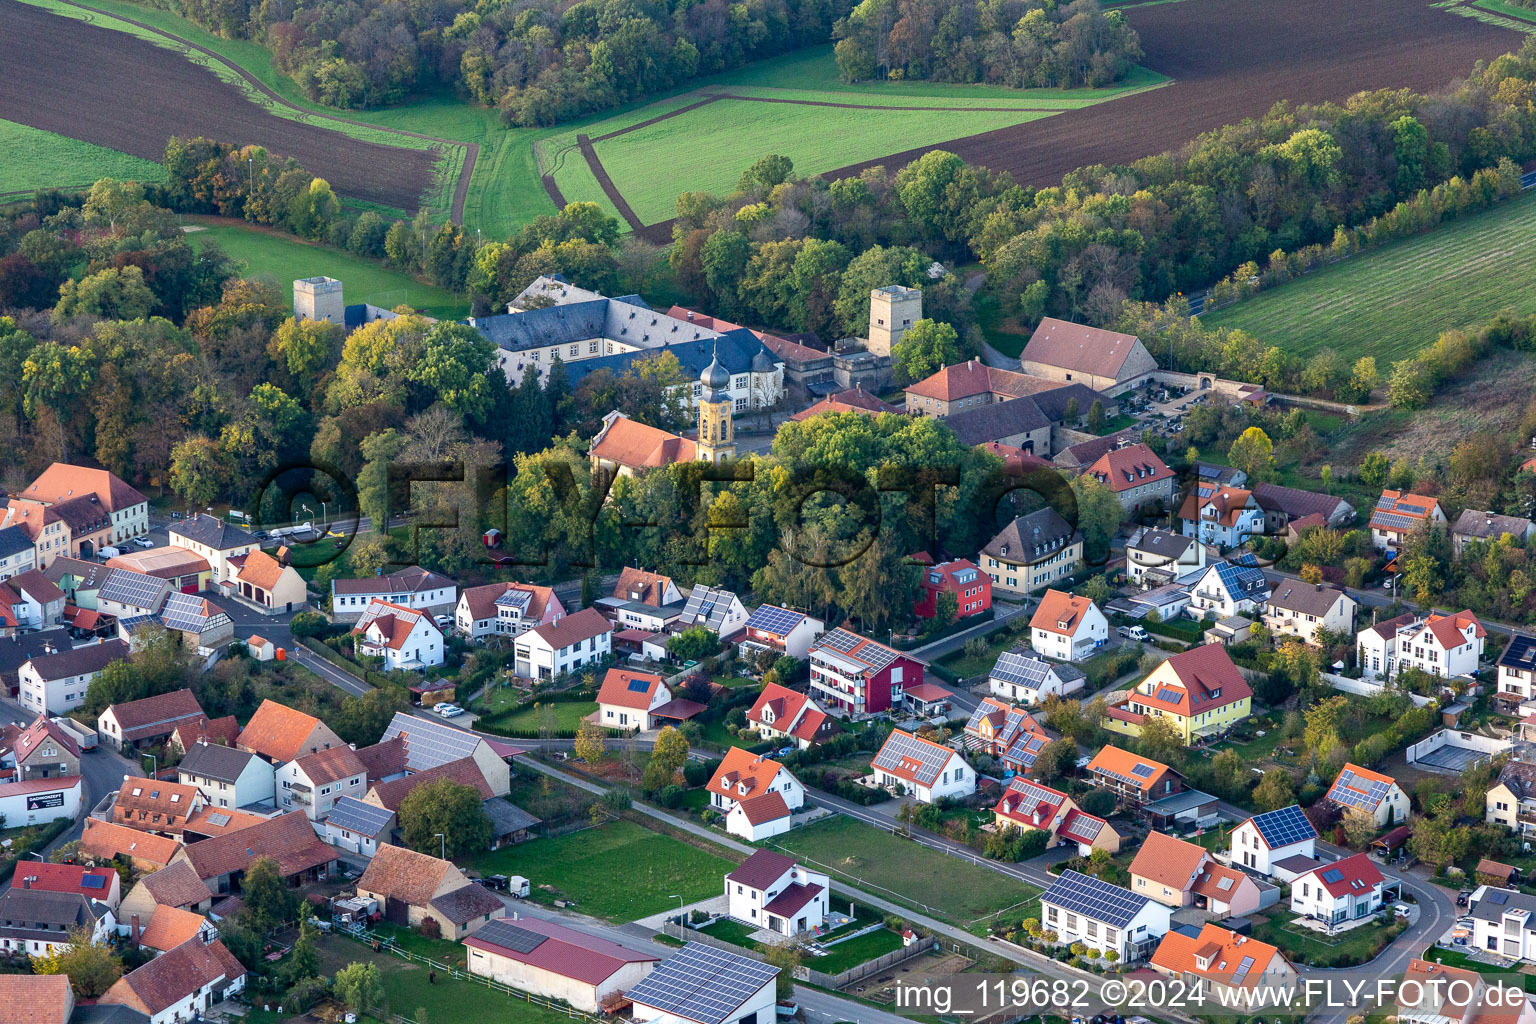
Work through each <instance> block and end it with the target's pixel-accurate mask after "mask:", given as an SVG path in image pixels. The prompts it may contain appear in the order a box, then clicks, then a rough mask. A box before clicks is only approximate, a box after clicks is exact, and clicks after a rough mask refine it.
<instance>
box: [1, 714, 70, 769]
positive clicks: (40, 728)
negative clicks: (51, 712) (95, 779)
mask: <svg viewBox="0 0 1536 1024" xmlns="http://www.w3.org/2000/svg"><path fill="white" fill-rule="evenodd" d="M0 764H3V765H4V767H6V768H8V769H11V770H12V771H13V772H14V773H15V774H14V776H13V778H12V779H9V780H7V781H18V780H19V781H22V782H27V781H30V780H32V779H59V778H69V777H72V776H76V775H79V774H80V746H79V744H77V743H76V742H75V738H74V737H73V736H71V735H70V734H69V733H67V732H65V731H64V730H63V729H62V728H61V727H60V726H59V725H58V724H56V723H54V722H51V721H49V720H48V719H47V718H46V717H45V716H43V715H38V716H37V718H36V719H34V720H33V722H32V724H31V725H29V726H27V727H26V728H24V729H21V730H20V731H19V732H18V733H16V738H15V739H14V740H12V741H10V742H9V743H8V744H6V749H5V750H4V751H3V753H0Z"/></svg>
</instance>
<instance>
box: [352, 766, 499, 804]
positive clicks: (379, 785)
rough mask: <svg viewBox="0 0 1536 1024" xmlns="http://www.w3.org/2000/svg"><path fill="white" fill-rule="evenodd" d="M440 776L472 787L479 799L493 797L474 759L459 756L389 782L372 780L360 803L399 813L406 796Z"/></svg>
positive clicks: (440, 779)
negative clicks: (373, 781)
mask: <svg viewBox="0 0 1536 1024" xmlns="http://www.w3.org/2000/svg"><path fill="white" fill-rule="evenodd" d="M443 779H447V780H449V781H451V782H453V783H455V784H457V785H460V786H464V787H466V788H468V789H473V790H474V791H475V792H477V793H479V794H480V799H481V801H482V802H484V801H487V800H491V799H493V798H494V797H495V796H496V794H495V793H493V792H491V784H490V783H489V782H487V781H486V778H485V773H484V772H483V771H481V770H480V766H479V765H478V764H476V763H475V759H474V758H473V757H461V758H459V759H458V760H456V761H448V762H445V763H444V764H440V765H438V766H437V767H435V768H428V769H426V770H425V771H419V772H412V773H411V774H409V775H404V776H401V777H400V778H398V779H391V780H389V781H388V782H375V783H372V784H371V785H369V787H368V792H367V793H365V794H363V803H365V804H372V805H373V806H375V807H382V808H383V809H384V810H386V811H394V812H396V813H398V812H399V810H400V805H401V804H403V803H405V798H406V797H408V796H410V795H411V794H412V793H413V792H415V791H416V788H417V787H418V786H430V785H431V784H432V783H434V782H440V781H442V780H443Z"/></svg>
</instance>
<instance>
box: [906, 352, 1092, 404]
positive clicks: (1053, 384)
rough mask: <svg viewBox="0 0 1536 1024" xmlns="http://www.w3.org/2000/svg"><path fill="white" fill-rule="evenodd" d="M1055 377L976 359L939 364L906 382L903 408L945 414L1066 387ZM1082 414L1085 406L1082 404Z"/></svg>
mask: <svg viewBox="0 0 1536 1024" xmlns="http://www.w3.org/2000/svg"><path fill="white" fill-rule="evenodd" d="M1065 386H1066V385H1065V384H1064V383H1063V382H1061V381H1058V380H1048V379H1046V378H1043V377H1032V376H1030V375H1029V374H1027V373H1019V372H1018V371H1017V370H1003V369H999V368H997V367H995V366H988V365H987V364H986V363H984V362H982V361H981V360H979V359H970V360H968V361H966V362H963V363H955V364H954V365H952V366H945V367H941V368H940V369H938V370H935V371H934V372H933V373H931V374H929V375H928V376H927V377H924V378H923V379H922V380H920V381H917V382H916V383H913V384H909V385H907V387H906V389H905V394H906V396H907V401H906V411H907V412H909V413H914V414H916V415H918V416H938V417H945V416H949V415H951V414H953V413H957V412H960V411H962V410H964V409H975V408H979V407H981V406H984V405H992V404H997V403H1002V402H1008V401H1012V400H1014V399H1020V398H1027V397H1028V396H1030V395H1033V394H1036V393H1038V392H1041V391H1050V390H1052V389H1054V388H1060V387H1065ZM1082 412H1083V414H1085V415H1086V414H1087V412H1088V407H1087V406H1084V407H1083V409H1082Z"/></svg>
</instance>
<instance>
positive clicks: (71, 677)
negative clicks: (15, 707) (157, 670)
mask: <svg viewBox="0 0 1536 1024" xmlns="http://www.w3.org/2000/svg"><path fill="white" fill-rule="evenodd" d="M63 635H64V634H63V633H60V634H59V636H60V638H62V637H63ZM44 650H45V651H46V650H47V648H46V647H45V648H44ZM127 657H128V645H127V644H126V643H124V642H123V641H121V640H107V641H104V642H102V643H99V644H90V645H88V646H86V647H76V648H73V649H64V650H59V651H55V652H53V653H50V654H43V655H42V656H40V657H36V658H29V659H28V660H26V661H24V662H22V665H21V668H19V669H17V670H16V678H17V681H18V682H19V684H20V688H21V689H20V700H21V706H22V707H23V708H25V709H27V710H28V711H33V712H36V713H38V714H49V715H62V714H65V713H66V712H69V711H72V710H74V709H75V708H77V707H79V706H80V705H81V704H83V703H85V692H86V690H87V689H89V688H90V685H91V680H92V679H95V678H96V677H97V676H98V675H100V674H101V670H102V669H104V668H106V667H107V666H108V665H110V664H112V663H113V662H114V661H122V660H124V659H126V658H127Z"/></svg>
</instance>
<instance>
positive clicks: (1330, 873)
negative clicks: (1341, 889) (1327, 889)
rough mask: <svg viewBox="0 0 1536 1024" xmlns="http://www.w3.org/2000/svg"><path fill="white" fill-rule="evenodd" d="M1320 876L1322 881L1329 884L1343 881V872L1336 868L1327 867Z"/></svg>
mask: <svg viewBox="0 0 1536 1024" xmlns="http://www.w3.org/2000/svg"><path fill="white" fill-rule="evenodd" d="M1322 877H1323V881H1325V882H1327V883H1328V884H1329V885H1332V884H1333V883H1334V882H1342V881H1344V872H1342V871H1340V870H1339V869H1338V868H1329V869H1328V870H1327V871H1324V872H1323V876H1322Z"/></svg>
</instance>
